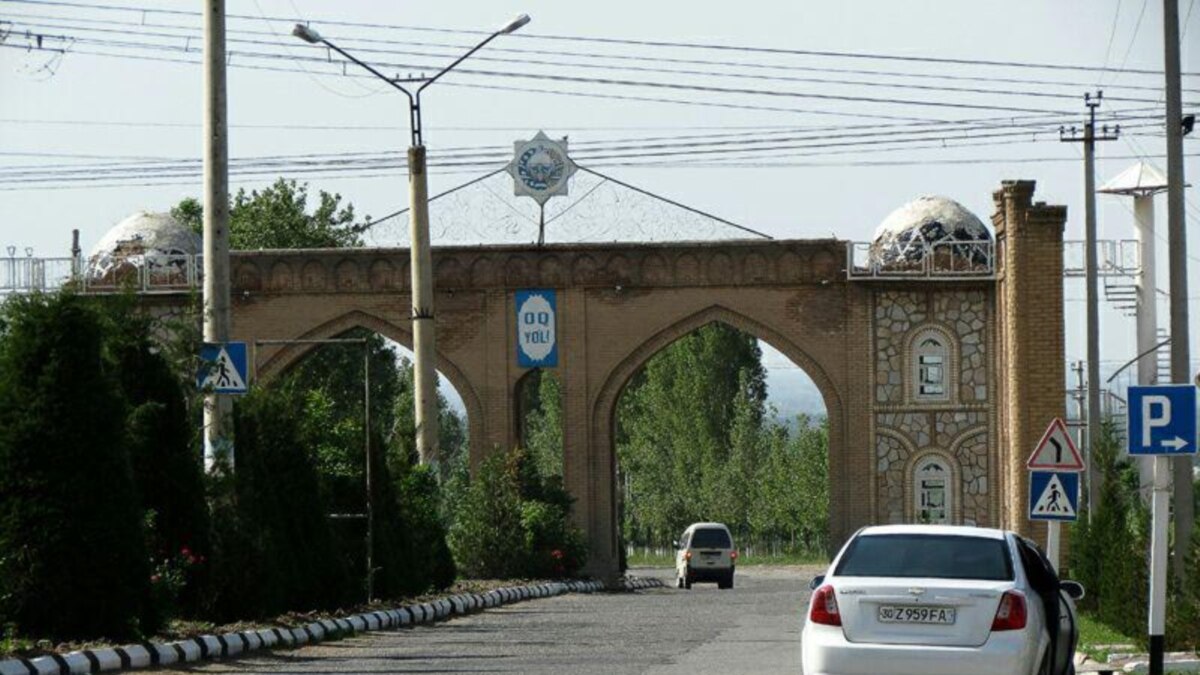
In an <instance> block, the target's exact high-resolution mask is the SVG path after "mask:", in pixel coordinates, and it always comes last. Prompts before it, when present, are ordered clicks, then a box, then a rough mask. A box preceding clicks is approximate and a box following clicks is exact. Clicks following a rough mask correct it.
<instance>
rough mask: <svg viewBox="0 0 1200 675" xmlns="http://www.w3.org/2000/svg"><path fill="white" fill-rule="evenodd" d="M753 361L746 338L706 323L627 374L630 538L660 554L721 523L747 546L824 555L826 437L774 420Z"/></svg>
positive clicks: (621, 408)
mask: <svg viewBox="0 0 1200 675" xmlns="http://www.w3.org/2000/svg"><path fill="white" fill-rule="evenodd" d="M760 360H761V353H760V350H759V348H758V344H757V341H756V340H755V339H754V338H753V337H751V336H749V335H746V334H744V333H741V332H739V331H737V330H735V329H733V328H731V327H729V326H726V325H723V324H712V325H709V326H705V327H704V328H701V329H699V330H697V331H695V332H693V333H691V334H690V335H687V336H685V337H683V338H681V339H680V340H678V341H677V342H675V343H674V344H672V345H670V346H669V347H667V348H666V349H664V350H662V351H661V352H660V353H658V354H656V355H655V356H654V357H653V358H651V359H650V361H649V362H647V364H646V367H645V368H643V369H642V371H641V372H639V373H638V374H637V375H635V376H634V378H633V380H632V381H631V382H630V384H629V385H628V387H627V388H626V391H625V392H624V394H623V396H622V397H621V399H620V401H619V402H618V408H617V416H618V418H617V422H618V430H617V453H618V458H619V462H620V475H619V478H620V479H621V481H622V484H621V486H620V487H621V488H622V503H621V507H620V511H621V514H622V515H621V518H622V534H623V536H624V537H625V539H626V541H627V542H630V543H633V544H636V545H649V546H655V547H662V546H664V545H665V544H666V543H667V542H669V541H671V540H672V539H673V538H674V537H676V536H677V535H678V534H679V532H680V531H681V530H682V529H683V528H684V527H685V526H686V525H687V524H688V523H691V522H695V521H700V520H720V521H723V522H725V523H726V524H727V525H729V527H730V528H731V529H732V530H733V531H734V534H735V535H736V537H737V540H738V541H739V542H740V543H741V545H743V546H745V547H750V548H753V547H757V546H768V547H771V548H774V549H780V548H787V549H791V550H802V549H803V550H806V551H814V550H821V549H823V548H824V546H825V544H826V542H827V541H828V537H827V519H828V500H829V492H828V456H827V450H828V430H827V428H826V426H825V425H824V424H815V423H813V421H812V420H809V419H808V418H807V417H803V416H802V417H800V418H798V419H797V420H795V424H793V425H790V426H785V425H783V424H781V423H780V422H778V421H776V420H775V418H774V414H773V412H772V411H769V410H768V409H767V407H766V402H765V401H766V382H765V372H764V370H763V368H762V364H761V363H760Z"/></svg>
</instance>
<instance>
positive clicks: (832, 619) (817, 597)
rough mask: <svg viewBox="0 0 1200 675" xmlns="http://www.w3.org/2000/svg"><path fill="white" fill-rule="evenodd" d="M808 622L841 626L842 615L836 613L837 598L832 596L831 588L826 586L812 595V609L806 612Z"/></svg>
mask: <svg viewBox="0 0 1200 675" xmlns="http://www.w3.org/2000/svg"><path fill="white" fill-rule="evenodd" d="M808 620H809V621H812V622H813V623H819V624H822V625H825V626H840V625H842V615H841V613H840V612H838V604H837V597H836V596H835V595H834V592H833V586H830V585H828V584H826V585H824V586H822V587H820V588H818V589H817V590H816V592H814V593H813V597H812V609H810V610H809V612H808Z"/></svg>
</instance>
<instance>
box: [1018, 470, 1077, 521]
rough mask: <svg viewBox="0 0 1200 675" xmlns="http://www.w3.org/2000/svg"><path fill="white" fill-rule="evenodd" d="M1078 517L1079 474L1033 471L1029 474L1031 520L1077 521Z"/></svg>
mask: <svg viewBox="0 0 1200 675" xmlns="http://www.w3.org/2000/svg"><path fill="white" fill-rule="evenodd" d="M1078 517H1079V474H1078V473H1075V472H1073V471H1033V472H1031V473H1030V474H1029V519H1030V520H1075V519H1077V518H1078Z"/></svg>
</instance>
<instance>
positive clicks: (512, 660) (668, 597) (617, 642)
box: [139, 567, 818, 675]
mask: <svg viewBox="0 0 1200 675" xmlns="http://www.w3.org/2000/svg"><path fill="white" fill-rule="evenodd" d="M817 572H818V570H817V568H813V567H808V568H801V567H746V568H743V569H742V570H739V571H738V576H737V580H736V586H735V588H733V589H732V590H728V591H719V590H717V588H716V586H715V585H713V584H697V585H695V586H694V587H693V588H692V590H690V591H683V590H677V589H675V588H673V587H671V588H664V589H655V590H645V591H639V592H637V593H621V594H609V593H598V594H591V595H586V594H569V595H563V596H558V597H554V598H547V599H543V600H533V601H530V602H524V603H519V604H516V605H511V606H506V607H502V608H498V609H491V610H488V611H486V612H483V613H481V614H474V615H471V616H467V617H462V618H456V619H453V620H451V621H448V622H446V623H440V624H436V625H432V626H422V627H418V628H412V629H402V630H398V631H385V632H378V633H370V634H365V635H360V636H356V637H353V638H348V639H346V640H342V641H339V642H330V643H323V644H320V645H316V646H313V647H305V648H302V649H297V650H290V651H287V650H284V651H276V652H264V653H256V654H254V655H252V656H250V657H247V658H244V659H237V660H232V661H227V662H216V663H206V664H204V665H198V666H194V667H190V668H186V669H181V670H182V672H203V673H229V672H239V673H564V672H569V673H571V674H572V675H581V674H591V673H597V674H599V673H631V674H632V673H649V674H652V675H673V674H676V673H679V674H682V673H688V674H689V675H694V674H696V673H721V674H722V675H728V674H730V673H785V672H786V673H796V672H799V663H800V628H801V624H802V615H801V612H802V608H803V605H804V603H805V602H806V601H807V598H808V580H809V579H810V578H811V577H812V575H813V574H816V573H817ZM634 573H635V574H638V575H641V576H657V577H660V578H663V579H664V580H666V581H671V580H672V576H671V575H672V574H673V572H672V571H671V570H648V569H643V570H634ZM181 670H159V671H139V672H156V673H171V672H175V673H178V672H181Z"/></svg>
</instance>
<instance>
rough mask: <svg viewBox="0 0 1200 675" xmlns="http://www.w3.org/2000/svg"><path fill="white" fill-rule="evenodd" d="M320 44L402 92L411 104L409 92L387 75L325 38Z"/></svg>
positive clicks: (411, 99)
mask: <svg viewBox="0 0 1200 675" xmlns="http://www.w3.org/2000/svg"><path fill="white" fill-rule="evenodd" d="M321 43H322V44H324V45H325V46H326V47H329V48H330V49H332V50H333V51H335V52H337V53H339V54H341V55H342V56H344V57H346V58H347V59H348V60H350V61H351V62H353V63H355V64H357V65H359V66H361V67H363V68H364V69H366V70H367V72H369V73H371V74H372V75H374V76H375V77H378V78H379V79H381V80H383V81H384V82H387V83H388V84H390V85H392V86H393V87H395V88H396V89H399V90H400V91H402V92H404V95H405V96H407V97H408V101H409V103H412V102H413V95H412V94H411V93H409V91H408V90H407V89H405V88H404V87H402V86H400V85H399V84H397V83H396V81H395V80H393V79H392V78H390V77H388V76H387V75H384V74H383V73H381V72H379V71H378V70H376V69H375V68H373V67H372V66H371V65H370V64H369V63H365V62H363V61H359V60H358V59H356V58H354V55H353V54H351V53H350V52H348V51H346V50H345V49H342V48H341V47H339V46H337V45H335V44H333V43H332V42H330V41H329V40H327V39H325V38H321Z"/></svg>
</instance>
